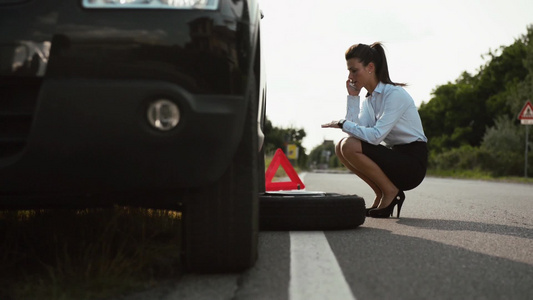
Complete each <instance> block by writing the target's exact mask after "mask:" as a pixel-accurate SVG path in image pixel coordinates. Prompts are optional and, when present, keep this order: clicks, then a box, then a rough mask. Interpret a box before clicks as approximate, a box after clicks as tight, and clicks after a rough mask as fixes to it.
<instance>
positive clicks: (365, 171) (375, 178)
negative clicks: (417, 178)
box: [338, 137, 399, 208]
mask: <svg viewBox="0 0 533 300" xmlns="http://www.w3.org/2000/svg"><path fill="white" fill-rule="evenodd" d="M338 151H339V153H340V155H339V157H342V160H343V161H344V162H343V163H345V162H346V163H348V164H349V165H350V166H352V167H353V170H356V171H357V172H354V173H355V174H356V175H357V176H359V177H361V179H363V180H364V181H365V182H367V184H369V185H370V187H371V188H372V189H374V191H375V187H377V189H379V190H380V191H381V192H382V197H381V202H380V204H379V206H378V207H379V208H385V207H387V206H389V204H390V203H391V202H392V201H393V200H394V197H395V196H396V194H398V192H399V189H398V188H397V187H396V186H395V185H394V184H393V183H392V182H391V181H390V180H389V178H388V177H387V175H385V173H383V171H382V170H381V168H380V167H379V166H378V165H377V164H376V163H375V162H374V161H373V160H371V159H370V158H369V157H368V156H366V155H365V154H363V147H362V146H361V141H360V140H358V139H356V138H353V137H348V138H345V139H343V140H342V141H341V142H340V143H339V147H338ZM350 170H352V168H350ZM353 170H352V171H353ZM369 182H371V183H369ZM376 196H377V194H376Z"/></svg>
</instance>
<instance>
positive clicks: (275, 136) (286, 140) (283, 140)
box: [263, 118, 307, 167]
mask: <svg viewBox="0 0 533 300" xmlns="http://www.w3.org/2000/svg"><path fill="white" fill-rule="evenodd" d="M263 133H264V134H265V144H264V147H265V154H267V155H273V154H274V153H275V152H276V150H277V149H282V150H283V152H285V153H287V145H288V144H295V145H296V146H297V147H298V160H297V164H298V166H300V167H305V166H306V164H307V154H306V153H305V148H304V147H303V146H302V141H303V139H304V138H305V136H306V133H305V130H304V129H296V128H279V127H275V126H273V125H272V122H271V121H270V120H269V119H268V118H266V119H265V126H264V128H263Z"/></svg>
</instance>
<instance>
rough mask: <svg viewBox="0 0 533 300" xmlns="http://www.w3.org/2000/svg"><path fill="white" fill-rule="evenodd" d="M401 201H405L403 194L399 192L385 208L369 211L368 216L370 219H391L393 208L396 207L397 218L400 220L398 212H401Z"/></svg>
mask: <svg viewBox="0 0 533 300" xmlns="http://www.w3.org/2000/svg"><path fill="white" fill-rule="evenodd" d="M403 201H405V194H404V193H403V191H399V192H398V194H397V195H396V197H394V200H392V202H391V203H390V204H389V206H387V207H385V208H379V209H370V211H369V212H368V214H369V216H370V217H372V218H388V217H392V213H393V211H394V206H396V205H398V212H397V214H396V217H397V218H400V211H401V210H402V205H403Z"/></svg>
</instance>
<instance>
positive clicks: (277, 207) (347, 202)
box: [259, 191, 365, 231]
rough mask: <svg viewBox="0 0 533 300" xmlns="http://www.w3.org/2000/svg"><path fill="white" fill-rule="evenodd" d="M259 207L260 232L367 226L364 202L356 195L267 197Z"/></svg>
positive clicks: (324, 194)
mask: <svg viewBox="0 0 533 300" xmlns="http://www.w3.org/2000/svg"><path fill="white" fill-rule="evenodd" d="M259 205H260V209H259V211H260V217H259V220H260V221H259V222H260V225H259V227H260V230H270V231H273V230H321V231H322V230H341V229H353V228H356V227H358V226H360V225H362V224H363V223H364V222H365V201H364V199H363V198H361V197H359V196H357V195H342V194H335V193H320V192H305V191H302V192H286V193H284V192H280V193H266V194H264V195H262V196H260V198H259Z"/></svg>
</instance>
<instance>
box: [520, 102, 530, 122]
mask: <svg viewBox="0 0 533 300" xmlns="http://www.w3.org/2000/svg"><path fill="white" fill-rule="evenodd" d="M518 119H519V120H526V121H529V120H531V121H533V105H532V104H531V101H527V102H526V104H524V107H523V108H522V110H521V111H520V114H519V115H518ZM526 123H527V124H531V123H529V122H526ZM522 124H524V123H522Z"/></svg>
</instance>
